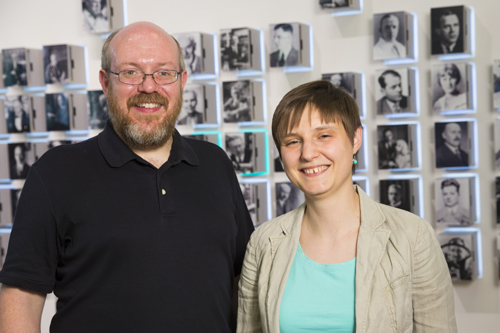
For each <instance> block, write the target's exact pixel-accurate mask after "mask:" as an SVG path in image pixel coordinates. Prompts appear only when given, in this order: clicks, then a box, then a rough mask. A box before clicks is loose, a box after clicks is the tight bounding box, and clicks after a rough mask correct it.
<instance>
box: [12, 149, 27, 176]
mask: <svg viewBox="0 0 500 333" xmlns="http://www.w3.org/2000/svg"><path fill="white" fill-rule="evenodd" d="M26 151H27V147H26V145H25V144H24V143H19V144H12V145H11V146H10V147H9V153H10V154H9V155H10V156H9V159H10V178H11V179H26V177H27V176H28V172H29V171H30V167H31V165H30V164H28V162H27V157H26Z"/></svg>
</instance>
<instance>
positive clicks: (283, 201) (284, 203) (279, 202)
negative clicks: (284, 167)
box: [276, 182, 305, 217]
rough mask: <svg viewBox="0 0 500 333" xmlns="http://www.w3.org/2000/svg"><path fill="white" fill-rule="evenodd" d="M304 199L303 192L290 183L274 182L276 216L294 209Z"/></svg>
mask: <svg viewBox="0 0 500 333" xmlns="http://www.w3.org/2000/svg"><path fill="white" fill-rule="evenodd" d="M304 201H305V197H304V193H303V192H302V191H301V190H299V189H298V188H296V187H295V185H293V184H292V183H290V182H281V183H276V217H278V216H280V215H283V214H285V213H288V212H289V211H291V210H294V209H295V208H297V207H299V206H300V205H301V204H302V203H303V202H304Z"/></svg>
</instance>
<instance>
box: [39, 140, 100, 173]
mask: <svg viewBox="0 0 500 333" xmlns="http://www.w3.org/2000/svg"><path fill="white" fill-rule="evenodd" d="M95 152H99V145H98V144H97V137H93V138H90V139H87V140H85V141H80V142H77V143H72V144H66V145H60V146H57V147H54V148H51V149H49V150H48V151H46V152H45V153H44V154H43V155H42V156H41V157H40V158H39V159H38V161H36V162H35V164H36V167H37V169H39V170H43V169H44V168H54V167H57V166H59V167H60V168H63V169H67V168H69V167H72V166H81V165H82V163H83V164H86V163H87V162H91V160H92V159H90V158H89V155H90V154H92V153H95Z"/></svg>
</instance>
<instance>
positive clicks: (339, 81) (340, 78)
mask: <svg viewBox="0 0 500 333" xmlns="http://www.w3.org/2000/svg"><path fill="white" fill-rule="evenodd" d="M321 79H322V80H326V81H330V82H331V83H332V85H333V86H334V87H336V88H342V89H344V90H345V91H347V92H348V93H349V95H351V96H352V97H353V98H354V99H355V100H356V104H357V105H358V108H359V116H360V117H361V119H363V118H365V117H366V97H365V75H364V73H363V72H339V73H325V74H321Z"/></svg>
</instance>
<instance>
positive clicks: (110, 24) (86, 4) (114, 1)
mask: <svg viewBox="0 0 500 333" xmlns="http://www.w3.org/2000/svg"><path fill="white" fill-rule="evenodd" d="M82 14H83V27H84V29H85V31H88V32H92V33H101V34H102V33H106V32H111V31H114V30H118V29H119V28H122V27H123V26H124V23H125V19H124V11H123V0H82Z"/></svg>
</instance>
